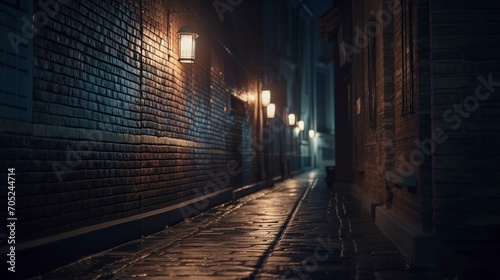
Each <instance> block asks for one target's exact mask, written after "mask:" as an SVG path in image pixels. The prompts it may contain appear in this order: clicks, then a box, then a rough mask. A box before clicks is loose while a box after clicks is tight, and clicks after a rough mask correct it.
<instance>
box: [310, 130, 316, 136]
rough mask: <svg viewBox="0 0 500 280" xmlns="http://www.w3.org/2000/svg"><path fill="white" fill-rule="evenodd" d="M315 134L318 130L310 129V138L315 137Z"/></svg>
mask: <svg viewBox="0 0 500 280" xmlns="http://www.w3.org/2000/svg"><path fill="white" fill-rule="evenodd" d="M315 134H316V132H315V131H314V130H313V129H311V130H309V138H313V137H314V135H315Z"/></svg>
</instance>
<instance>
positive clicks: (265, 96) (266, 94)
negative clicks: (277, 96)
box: [262, 89, 271, 106]
mask: <svg viewBox="0 0 500 280" xmlns="http://www.w3.org/2000/svg"><path fill="white" fill-rule="evenodd" d="M269 103H271V91H270V90H267V89H266V90H263V91H262V106H267V105H269Z"/></svg>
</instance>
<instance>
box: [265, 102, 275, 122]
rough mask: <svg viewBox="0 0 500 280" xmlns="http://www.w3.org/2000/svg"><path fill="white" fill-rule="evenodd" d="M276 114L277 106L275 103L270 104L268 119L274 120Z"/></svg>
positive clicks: (268, 106)
mask: <svg viewBox="0 0 500 280" xmlns="http://www.w3.org/2000/svg"><path fill="white" fill-rule="evenodd" d="M275 114H276V105H274V103H269V105H267V118H268V119H272V118H274V116H275Z"/></svg>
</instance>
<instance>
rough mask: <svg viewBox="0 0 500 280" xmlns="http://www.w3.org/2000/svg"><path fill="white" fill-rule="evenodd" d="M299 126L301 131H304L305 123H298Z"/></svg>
mask: <svg viewBox="0 0 500 280" xmlns="http://www.w3.org/2000/svg"><path fill="white" fill-rule="evenodd" d="M297 126H298V127H299V130H300V131H304V121H299V122H298V123H297Z"/></svg>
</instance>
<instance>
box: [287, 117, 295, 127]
mask: <svg viewBox="0 0 500 280" xmlns="http://www.w3.org/2000/svg"><path fill="white" fill-rule="evenodd" d="M288 125H289V126H294V125H295V114H288Z"/></svg>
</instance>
